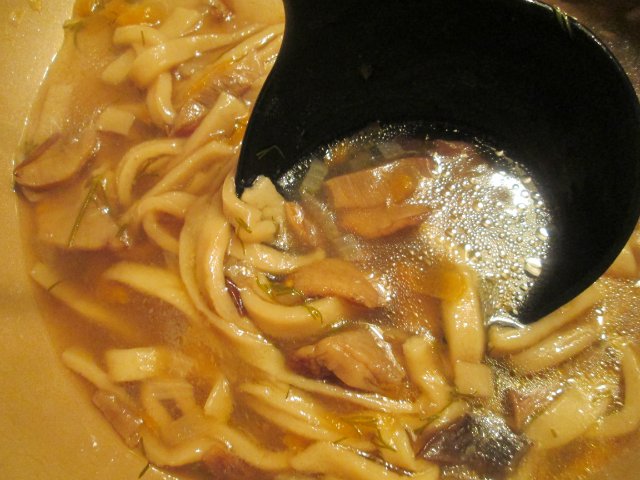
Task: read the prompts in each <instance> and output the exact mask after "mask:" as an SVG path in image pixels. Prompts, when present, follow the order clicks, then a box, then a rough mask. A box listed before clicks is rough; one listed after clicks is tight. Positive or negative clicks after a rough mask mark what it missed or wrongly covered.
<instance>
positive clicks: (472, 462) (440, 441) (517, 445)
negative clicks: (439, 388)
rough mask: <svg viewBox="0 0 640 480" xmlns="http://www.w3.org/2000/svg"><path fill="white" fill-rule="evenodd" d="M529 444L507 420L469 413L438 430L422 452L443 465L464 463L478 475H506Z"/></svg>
mask: <svg viewBox="0 0 640 480" xmlns="http://www.w3.org/2000/svg"><path fill="white" fill-rule="evenodd" d="M529 447H530V442H529V440H528V439H527V438H526V437H525V436H524V435H518V434H516V433H515V432H513V430H511V429H510V428H509V426H508V425H507V424H506V422H505V421H504V420H503V419H502V418H500V417H498V416H496V415H494V414H492V413H491V412H489V411H485V412H481V413H472V414H467V415H465V416H464V417H462V418H461V419H460V420H459V421H457V422H455V423H453V424H451V425H449V426H447V427H446V428H444V429H442V430H440V431H438V432H436V433H435V434H434V435H433V436H431V438H429V439H428V440H427V442H426V443H425V445H424V447H422V449H421V450H420V453H419V455H420V456H421V457H423V458H425V459H427V460H430V461H432V462H436V463H440V464H443V465H464V466H466V467H468V468H469V469H471V470H473V471H474V472H475V473H476V474H478V475H486V476H489V477H490V478H495V479H501V478H505V477H506V476H507V475H508V474H509V473H510V472H511V471H512V470H513V469H514V467H515V466H516V465H517V463H518V461H519V460H520V458H522V456H523V455H524V454H525V452H526V451H527V449H528V448H529Z"/></svg>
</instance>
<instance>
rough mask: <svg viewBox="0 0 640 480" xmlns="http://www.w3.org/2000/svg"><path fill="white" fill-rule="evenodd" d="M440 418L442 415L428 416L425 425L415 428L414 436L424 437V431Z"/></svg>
mask: <svg viewBox="0 0 640 480" xmlns="http://www.w3.org/2000/svg"><path fill="white" fill-rule="evenodd" d="M438 418H440V414H439V413H436V414H435V415H430V416H428V417H427V418H426V419H425V421H424V424H423V425H421V426H419V427H418V428H415V429H414V430H413V434H414V435H422V432H424V429H425V428H427V427H428V426H429V425H431V424H432V423H433V422H435V421H436V420H438Z"/></svg>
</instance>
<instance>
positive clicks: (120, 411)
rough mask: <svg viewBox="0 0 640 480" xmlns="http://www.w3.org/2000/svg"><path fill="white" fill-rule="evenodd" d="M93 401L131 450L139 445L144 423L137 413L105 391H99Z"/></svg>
mask: <svg viewBox="0 0 640 480" xmlns="http://www.w3.org/2000/svg"><path fill="white" fill-rule="evenodd" d="M91 400H92V401H93V404H94V405H95V406H96V407H98V409H99V410H100V411H101V412H102V415H104V417H105V418H106V419H107V421H108V422H109V423H110V424H111V426H112V427H113V429H114V430H115V431H116V432H117V433H118V435H120V437H122V440H123V441H124V443H126V445H127V446H128V447H129V448H134V447H136V446H138V445H139V443H140V428H141V427H142V425H143V423H144V422H143V421H142V418H141V417H140V416H139V415H138V414H137V413H136V412H134V411H133V410H132V409H131V408H130V407H129V406H128V405H127V404H125V402H123V401H121V400H120V399H119V398H118V396H117V395H116V394H114V393H110V392H105V391H104V390H98V391H97V392H96V393H95V394H94V395H93V397H92V398H91Z"/></svg>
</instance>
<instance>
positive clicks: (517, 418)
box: [505, 387, 554, 432]
mask: <svg viewBox="0 0 640 480" xmlns="http://www.w3.org/2000/svg"><path fill="white" fill-rule="evenodd" d="M553 398H554V392H552V391H551V389H549V388H544V387H538V388H534V389H533V390H531V391H530V392H527V393H521V392H518V391H516V390H513V389H509V390H507V392H506V396H505V407H506V410H507V412H508V413H509V416H510V418H509V424H510V426H511V428H513V429H514V430H515V431H516V432H522V431H523V430H524V427H525V426H526V424H527V422H528V421H529V420H531V418H532V417H533V416H534V415H536V414H538V413H540V411H542V409H543V408H544V407H545V406H546V405H548V404H549V403H551V402H552V401H553Z"/></svg>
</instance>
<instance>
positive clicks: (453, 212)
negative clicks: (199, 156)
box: [281, 124, 550, 323]
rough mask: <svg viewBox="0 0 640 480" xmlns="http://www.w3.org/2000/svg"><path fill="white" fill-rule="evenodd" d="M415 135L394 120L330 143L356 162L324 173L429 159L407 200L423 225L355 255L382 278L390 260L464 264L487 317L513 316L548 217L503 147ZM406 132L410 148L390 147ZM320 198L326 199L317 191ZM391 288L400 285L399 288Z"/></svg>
mask: <svg viewBox="0 0 640 480" xmlns="http://www.w3.org/2000/svg"><path fill="white" fill-rule="evenodd" d="M416 132H418V133H416ZM420 137H421V138H423V139H424V127H423V126H416V125H411V124H410V125H394V126H390V127H384V128H380V127H376V128H371V129H367V130H364V131H363V132H360V133H358V134H356V135H354V136H353V137H350V138H348V139H345V140H342V141H341V142H339V143H336V145H341V148H342V149H343V150H342V152H344V145H348V146H349V148H350V150H351V152H352V153H351V158H352V159H353V162H355V163H357V164H358V165H349V160H347V161H346V162H345V164H342V165H340V166H339V167H338V168H337V169H330V172H329V177H331V176H335V175H340V174H343V173H345V172H349V171H355V170H359V169H362V168H371V167H374V166H377V165H381V164H384V163H388V162H391V161H393V160H396V159H399V158H403V156H404V157H415V156H430V157H431V158H432V159H433V162H434V167H433V170H432V177H431V178H430V179H429V180H428V181H423V182H420V183H419V185H418V187H417V188H416V190H415V191H414V193H413V195H412V196H411V197H410V198H408V199H407V200H406V201H407V202H409V203H418V204H425V205H429V207H430V210H431V213H430V215H429V216H427V218H426V219H425V221H424V223H423V224H422V225H421V226H420V227H419V228H417V229H414V230H412V231H411V233H407V234H404V235H397V234H396V235H393V236H392V238H390V239H379V240H376V241H372V242H366V241H365V242H361V243H362V244H363V246H364V248H363V249H362V250H361V252H362V255H361V256H360V258H359V259H358V261H359V262H360V263H362V264H363V266H364V267H365V268H370V269H371V270H374V271H376V272H380V275H382V276H385V278H393V277H394V270H395V265H398V264H400V263H406V264H409V265H416V264H418V263H420V264H426V265H434V264H439V263H441V262H442V261H451V262H455V263H460V262H462V263H465V264H466V265H468V266H470V267H471V268H472V269H473V270H474V271H475V272H476V273H477V275H478V277H479V278H480V280H481V294H482V298H483V303H484V307H485V314H486V315H487V318H489V316H491V315H494V314H496V313H507V314H512V315H517V312H518V308H519V307H520V306H521V305H522V301H523V299H525V298H526V292H527V291H528V290H529V289H530V288H531V287H532V285H533V284H534V281H535V278H536V277H537V276H538V275H539V274H540V273H541V271H542V267H543V264H542V260H541V259H543V258H545V256H546V254H547V252H548V243H549V231H548V228H549V225H548V223H549V218H550V216H549V213H548V211H547V209H546V206H545V204H544V202H543V201H542V198H541V195H540V193H539V192H538V190H537V187H536V185H535V184H534V182H533V180H532V179H531V177H530V176H529V175H527V173H526V172H525V171H524V170H523V169H522V168H521V167H520V166H519V165H517V164H516V163H515V162H514V161H513V160H511V159H510V158H509V157H508V156H507V154H506V153H505V152H503V151H496V150H492V149H490V148H488V147H487V146H485V145H482V144H479V143H475V147H476V151H477V152H479V153H480V155H477V154H469V152H468V151H462V152H457V153H455V150H454V153H451V151H448V152H446V151H438V150H434V148H433V146H434V142H432V141H431V140H430V138H433V139H437V138H438V136H437V134H434V133H429V134H427V136H426V139H424V140H423V142H422V146H421V147H419V148H416V144H417V143H418V142H416V139H417V138H420ZM407 138H409V139H411V146H412V147H411V151H406V152H404V153H403V151H402V148H400V149H398V148H397V146H398V145H400V146H402V145H403V141H404V139H407ZM390 146H391V147H393V148H390ZM331 148H332V146H329V147H328V148H326V149H323V150H320V151H319V152H317V153H316V154H314V155H312V156H311V157H310V158H309V159H307V161H308V162H310V161H311V160H313V159H314V158H315V159H322V158H332V155H331V153H330V150H331ZM390 151H393V152H394V155H395V156H394V157H391V158H388V157H385V156H384V154H383V155H382V156H380V152H390ZM363 152H364V153H365V154H366V155H363ZM367 156H368V157H370V161H367V160H366V157H367ZM363 158H364V159H365V160H363ZM289 178H291V177H289ZM281 186H283V188H285V190H286V189H287V186H285V185H282V184H281ZM290 191H291V190H290ZM293 196H294V197H295V190H294V195H293ZM320 200H321V201H324V202H326V199H324V198H322V193H320ZM329 253H331V252H329ZM532 280H533V281H532ZM392 288H395V289H396V291H398V292H399V291H401V290H402V287H401V286H395V287H392ZM399 313H400V312H397V311H396V312H394V311H393V310H391V311H389V312H388V321H390V322H393V323H395V320H394V318H393V316H394V314H399Z"/></svg>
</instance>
